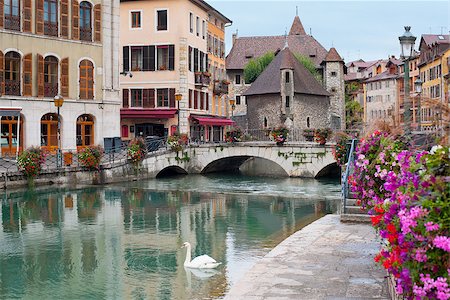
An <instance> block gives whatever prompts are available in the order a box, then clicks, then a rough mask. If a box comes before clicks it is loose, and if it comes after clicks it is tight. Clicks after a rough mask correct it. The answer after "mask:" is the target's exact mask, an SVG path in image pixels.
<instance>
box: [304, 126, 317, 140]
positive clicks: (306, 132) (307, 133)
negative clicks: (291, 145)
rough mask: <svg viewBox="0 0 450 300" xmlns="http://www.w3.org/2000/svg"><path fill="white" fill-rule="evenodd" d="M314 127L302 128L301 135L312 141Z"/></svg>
mask: <svg viewBox="0 0 450 300" xmlns="http://www.w3.org/2000/svg"><path fill="white" fill-rule="evenodd" d="M315 131H316V130H315V129H303V136H304V137H305V139H306V141H307V142H312V141H314V132H315Z"/></svg>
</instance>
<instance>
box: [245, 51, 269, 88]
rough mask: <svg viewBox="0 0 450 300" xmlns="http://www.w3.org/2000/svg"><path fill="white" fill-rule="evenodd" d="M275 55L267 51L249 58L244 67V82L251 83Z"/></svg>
mask: <svg viewBox="0 0 450 300" xmlns="http://www.w3.org/2000/svg"><path fill="white" fill-rule="evenodd" d="M274 57H275V55H274V54H273V53H272V52H267V53H266V54H264V55H263V56H260V57H258V58H253V59H251V60H250V61H249V62H248V63H247V64H246V65H245V67H244V80H245V83H252V82H253V81H255V80H256V78H258V76H259V75H260V74H261V73H262V72H263V71H264V69H265V68H266V67H267V66H268V65H269V64H270V63H271V62H272V60H273V58H274Z"/></svg>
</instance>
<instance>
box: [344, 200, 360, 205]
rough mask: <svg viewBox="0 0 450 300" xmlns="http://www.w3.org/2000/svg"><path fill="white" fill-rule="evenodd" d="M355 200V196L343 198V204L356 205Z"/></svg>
mask: <svg viewBox="0 0 450 300" xmlns="http://www.w3.org/2000/svg"><path fill="white" fill-rule="evenodd" d="M356 201H358V199H355V198H347V199H346V200H345V204H346V206H357V205H356Z"/></svg>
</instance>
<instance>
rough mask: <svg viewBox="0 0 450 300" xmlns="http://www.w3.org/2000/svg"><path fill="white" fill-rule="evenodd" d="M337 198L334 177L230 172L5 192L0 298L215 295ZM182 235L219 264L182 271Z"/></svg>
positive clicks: (1, 221)
mask: <svg viewBox="0 0 450 300" xmlns="http://www.w3.org/2000/svg"><path fill="white" fill-rule="evenodd" d="M242 182H246V184H245V185H243V184H242ZM275 187H277V188H275ZM252 188H253V191H252ZM158 190H159V191H158ZM161 190H164V191H161ZM338 196H339V186H338V184H337V183H328V182H317V181H301V180H297V181H295V180H294V181H292V180H287V181H286V180H285V179H278V182H277V179H265V178H259V179H257V178H249V177H242V178H234V179H233V178H229V177H227V176H215V177H201V176H198V177H195V176H193V177H191V176H189V177H185V178H176V179H172V180H170V179H165V180H151V181H147V182H140V183H133V184H122V185H116V186H108V187H105V188H88V189H80V190H71V191H59V190H56V189H55V190H49V191H43V192H35V193H31V192H27V193H25V194H23V195H8V197H6V196H5V198H4V199H3V200H2V201H1V202H0V209H1V214H0V298H1V299H3V298H13V297H22V298H33V299H34V298H44V299H45V298H47V299H48V298H52V299H55V298H77V299H103V298H108V299H109V298H122V299H124V298H127V299H128V298H131V299H155V298H156V299H217V298H220V297H222V296H223V295H224V294H225V293H226V291H227V290H228V289H229V287H230V285H231V284H233V283H234V282H236V281H237V280H238V279H239V278H240V276H242V274H243V273H244V272H245V271H247V270H248V269H249V268H250V267H251V266H252V265H253V264H254V263H255V262H256V261H257V259H259V258H261V257H262V256H263V255H265V254H266V253H267V252H268V251H269V250H270V249H272V248H273V247H274V246H275V245H276V244H277V243H279V242H280V241H281V240H282V239H284V238H286V237H287V236H288V235H290V234H291V233H293V232H295V231H296V230H298V229H299V228H301V227H302V226H304V225H306V224H308V223H310V222H312V221H313V220H315V219H317V218H319V217H320V216H322V215H324V214H325V213H329V212H335V211H336V207H337V204H338ZM184 241H189V242H190V243H191V244H192V246H193V251H192V255H193V257H196V256H199V255H202V254H205V253H206V254H208V255H210V256H211V257H214V258H215V259H216V260H217V261H221V262H222V263H223V265H221V266H220V267H219V268H218V269H217V270H189V269H185V268H184V266H183V262H184V259H185V255H186V252H185V250H183V249H180V247H181V245H182V243H183V242H184Z"/></svg>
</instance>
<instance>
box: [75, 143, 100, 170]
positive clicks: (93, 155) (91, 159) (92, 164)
mask: <svg viewBox="0 0 450 300" xmlns="http://www.w3.org/2000/svg"><path fill="white" fill-rule="evenodd" d="M102 156H103V148H102V147H101V146H86V147H84V148H81V149H80V150H79V151H78V162H79V163H80V165H81V166H83V167H85V168H88V169H89V170H99V169H100V161H101V159H102Z"/></svg>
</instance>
